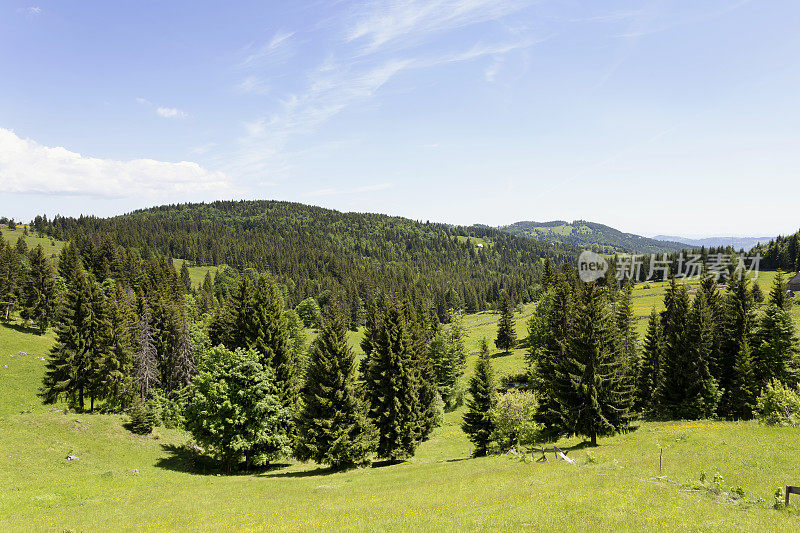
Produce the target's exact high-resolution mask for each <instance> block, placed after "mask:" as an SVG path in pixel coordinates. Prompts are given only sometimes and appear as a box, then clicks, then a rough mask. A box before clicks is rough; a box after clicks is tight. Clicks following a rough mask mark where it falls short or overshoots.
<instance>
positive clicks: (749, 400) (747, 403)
mask: <svg viewBox="0 0 800 533" xmlns="http://www.w3.org/2000/svg"><path fill="white" fill-rule="evenodd" d="M733 376H734V377H733V381H732V383H731V390H730V393H729V395H728V402H729V403H728V411H727V416H728V417H729V418H733V419H735V420H749V419H751V418H753V408H755V406H756V400H757V399H758V394H759V392H760V388H759V387H758V384H757V383H756V380H755V372H754V369H753V358H752V354H751V352H750V343H749V342H748V341H747V339H744V340H743V341H742V343H741V345H740V347H739V353H737V354H736V362H735V364H734V373H733Z"/></svg>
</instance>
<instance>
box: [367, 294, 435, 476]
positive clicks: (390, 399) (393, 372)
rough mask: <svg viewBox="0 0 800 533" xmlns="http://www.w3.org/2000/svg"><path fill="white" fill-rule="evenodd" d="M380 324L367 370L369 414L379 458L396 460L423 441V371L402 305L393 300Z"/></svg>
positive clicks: (411, 454) (412, 451) (411, 452)
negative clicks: (421, 390) (418, 366)
mask: <svg viewBox="0 0 800 533" xmlns="http://www.w3.org/2000/svg"><path fill="white" fill-rule="evenodd" d="M378 324H379V326H378V327H379V329H378V331H377V332H376V334H375V335H374V342H375V344H374V345H373V349H372V353H371V354H370V357H369V366H368V371H367V382H366V390H367V398H368V400H369V416H370V419H371V420H372V423H373V424H374V425H375V428H376V429H377V431H378V441H377V449H376V452H377V455H378V457H383V458H386V459H390V460H393V461H396V460H401V459H405V458H408V457H411V456H413V455H414V451H415V450H416V447H417V444H418V442H419V437H420V434H421V421H420V412H421V410H422V408H421V407H422V406H421V405H420V401H419V388H420V387H419V378H418V375H419V372H418V368H417V364H416V361H415V358H414V357H413V356H412V354H411V349H412V341H411V335H410V332H409V330H408V325H407V324H406V321H405V314H404V312H403V309H402V308H401V305H400V304H399V303H397V302H393V303H391V304H390V306H389V307H388V309H386V310H385V313H384V316H383V317H382V318H381V319H380V320H379V322H378Z"/></svg>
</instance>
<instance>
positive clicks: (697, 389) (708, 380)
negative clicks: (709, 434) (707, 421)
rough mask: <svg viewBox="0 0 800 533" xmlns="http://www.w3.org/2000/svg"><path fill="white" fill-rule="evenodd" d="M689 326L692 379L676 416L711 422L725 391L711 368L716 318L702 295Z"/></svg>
mask: <svg viewBox="0 0 800 533" xmlns="http://www.w3.org/2000/svg"><path fill="white" fill-rule="evenodd" d="M687 322H688V324H687V325H688V335H687V340H688V347H689V349H690V357H689V359H688V361H687V362H686V363H687V367H686V369H685V373H686V374H687V376H688V383H687V388H686V397H685V400H684V402H683V405H682V406H680V408H679V409H678V411H677V412H676V413H674V415H673V416H674V417H675V418H687V419H695V418H709V417H712V416H714V415H715V414H716V410H717V405H718V403H719V399H720V396H721V395H722V391H721V390H719V384H718V383H717V380H716V379H715V378H714V377H713V375H712V374H711V368H710V364H709V362H710V359H711V356H712V353H713V350H714V330H713V315H712V310H711V308H710V307H709V306H708V302H707V301H706V299H705V294H704V293H703V292H699V293H698V294H697V296H696V297H695V299H694V301H693V302H692V306H691V309H690V310H689V316H688V320H687Z"/></svg>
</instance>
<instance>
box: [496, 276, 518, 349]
mask: <svg viewBox="0 0 800 533" xmlns="http://www.w3.org/2000/svg"><path fill="white" fill-rule="evenodd" d="M516 342H517V334H516V333H515V332H514V310H513V309H512V308H511V299H510V298H509V296H508V293H507V292H506V291H503V294H502V295H501V297H500V321H499V322H498V324H497V338H496V339H495V341H494V344H495V346H497V347H498V348H500V349H501V350H503V351H504V352H508V351H510V350H511V348H512V347H513V346H514V344H516Z"/></svg>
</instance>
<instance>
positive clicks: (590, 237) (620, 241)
mask: <svg viewBox="0 0 800 533" xmlns="http://www.w3.org/2000/svg"><path fill="white" fill-rule="evenodd" d="M497 229H499V230H500V231H504V232H506V233H510V234H512V235H517V236H524V237H529V238H532V239H536V240H539V241H546V242H558V243H563V244H571V245H574V246H581V247H584V248H589V249H592V250H594V251H597V252H601V253H615V252H619V253H646V254H654V253H668V252H678V251H681V250H683V249H686V248H691V246H690V245H689V244H688V243H684V242H679V241H674V240H669V239H664V240H662V239H657V238H653V239H650V238H648V237H642V236H641V235H636V234H634V233H625V232H622V231H620V230H618V229H615V228H612V227H610V226H606V225H604V224H598V223H597V222H589V221H586V220H576V221H574V222H572V223H569V222H567V221H565V220H553V221H550V222H534V221H521V222H515V223H513V224H509V225H508V226H499V227H498V228H497Z"/></svg>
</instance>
